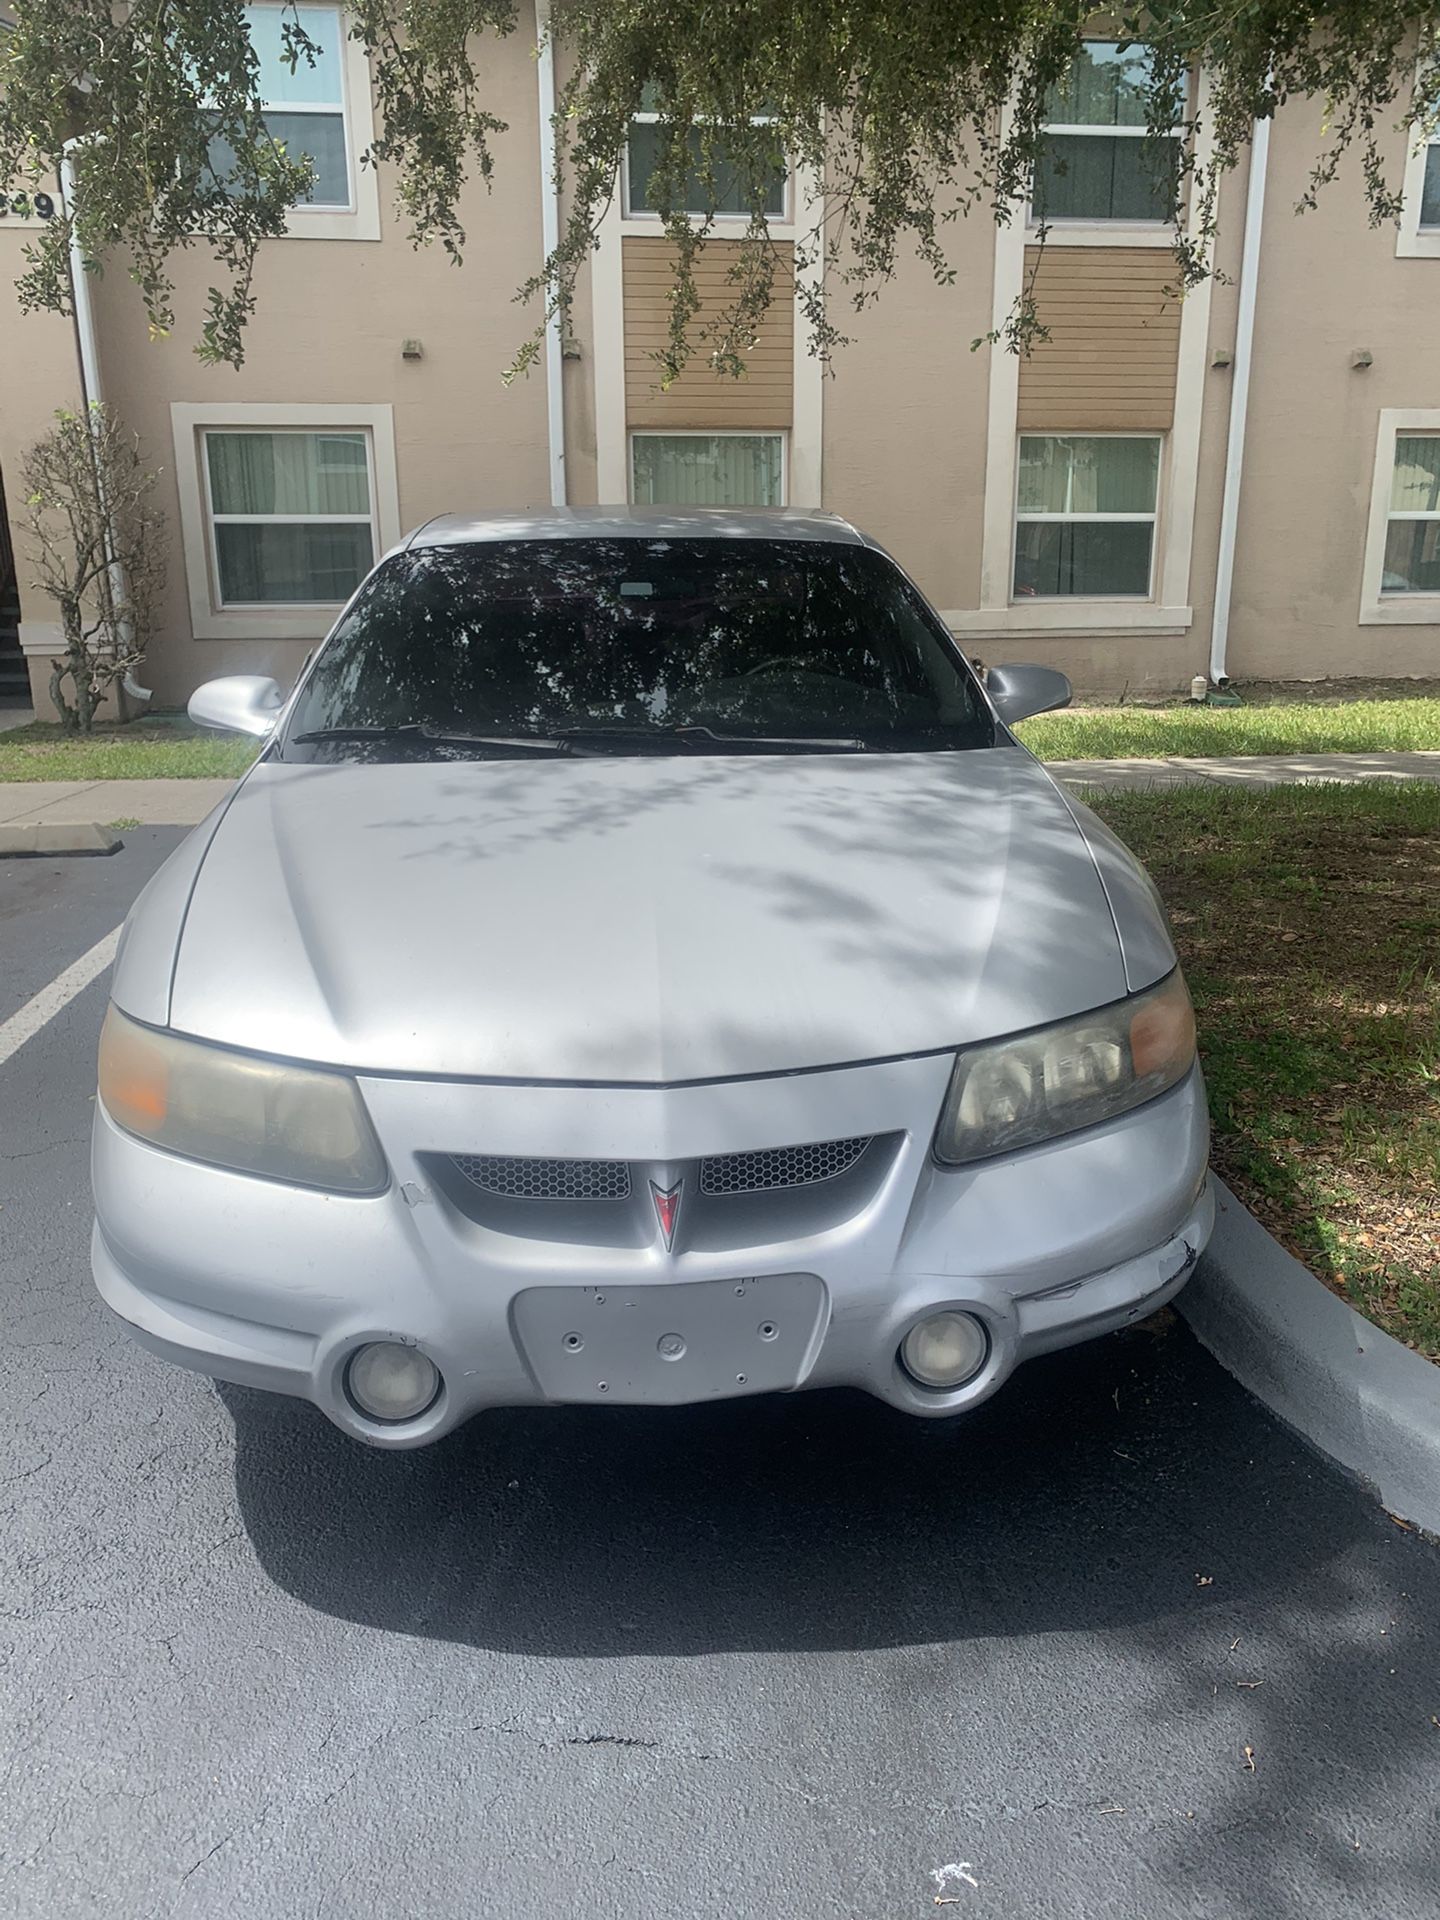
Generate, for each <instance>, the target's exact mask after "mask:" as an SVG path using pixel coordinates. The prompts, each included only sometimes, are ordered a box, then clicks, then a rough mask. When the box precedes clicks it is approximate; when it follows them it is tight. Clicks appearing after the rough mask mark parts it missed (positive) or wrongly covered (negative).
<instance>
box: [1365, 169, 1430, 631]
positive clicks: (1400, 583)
mask: <svg viewBox="0 0 1440 1920" xmlns="http://www.w3.org/2000/svg"><path fill="white" fill-rule="evenodd" d="M1434 151H1435V149H1434V148H1432V149H1431V152H1432V153H1433V152H1434ZM1380 592H1381V594H1382V595H1388V594H1392V593H1440V434H1435V433H1423V434H1421V433H1417V434H1409V433H1401V434H1397V435H1396V437H1395V464H1394V468H1393V470H1392V472H1391V476H1390V511H1389V516H1388V518H1387V521H1386V527H1385V562H1384V567H1383V569H1382V571H1381V575H1380Z"/></svg>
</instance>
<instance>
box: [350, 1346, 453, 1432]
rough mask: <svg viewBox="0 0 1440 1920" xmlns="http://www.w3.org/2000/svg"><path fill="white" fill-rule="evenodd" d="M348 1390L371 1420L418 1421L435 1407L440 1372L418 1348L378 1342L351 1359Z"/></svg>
mask: <svg viewBox="0 0 1440 1920" xmlns="http://www.w3.org/2000/svg"><path fill="white" fill-rule="evenodd" d="M345 1386H346V1389H347V1391H348V1392H349V1395H350V1398H351V1399H352V1400H353V1401H354V1402H355V1404H356V1406H357V1407H358V1408H359V1409H360V1411H361V1413H363V1414H368V1416H369V1417H370V1419H372V1420H415V1419H418V1418H419V1416H420V1415H421V1414H422V1413H424V1412H425V1411H426V1409H427V1408H428V1407H432V1406H434V1404H435V1399H436V1396H437V1395H438V1394H439V1392H440V1370H439V1368H438V1367H437V1366H436V1365H435V1362H434V1361H433V1360H430V1359H427V1358H426V1356H425V1355H424V1354H423V1353H421V1351H420V1349H419V1348H418V1347H407V1346H403V1345H402V1344H401V1343H400V1341H398V1340H376V1341H375V1342H373V1343H372V1344H371V1345H370V1346H368V1347H360V1348H358V1349H357V1350H356V1352H354V1353H353V1354H352V1355H351V1356H350V1364H349V1366H348V1367H347V1368H346V1369H345Z"/></svg>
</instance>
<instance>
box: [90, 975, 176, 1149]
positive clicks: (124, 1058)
mask: <svg viewBox="0 0 1440 1920" xmlns="http://www.w3.org/2000/svg"><path fill="white" fill-rule="evenodd" d="M100 1099H101V1101H102V1102H103V1104H104V1107H105V1110H106V1112H107V1113H108V1114H109V1115H110V1117H111V1119H112V1120H114V1121H115V1123H116V1125H117V1126H121V1127H124V1128H126V1129H127V1131H129V1132H130V1133H138V1134H139V1135H140V1137H141V1139H142V1140H148V1139H153V1138H154V1137H155V1136H156V1135H157V1134H159V1133H160V1132H161V1130H162V1129H163V1127H164V1125H165V1116H166V1114H167V1113H168V1112H169V1108H170V1069H169V1062H168V1060H167V1058H166V1056H165V1053H164V1052H163V1050H162V1049H161V1048H159V1047H157V1046H155V1045H154V1043H153V1042H152V1040H151V1038H150V1035H149V1033H148V1032H147V1031H146V1029H145V1028H144V1027H137V1026H134V1025H132V1024H131V1022H130V1021H128V1020H124V1019H122V1018H121V1017H120V1015H119V1014H117V1013H116V1011H115V1009H114V1007H113V1006H112V1007H108V1008H107V1009H106V1012H105V1024H104V1026H103V1027H102V1028H101V1029H100Z"/></svg>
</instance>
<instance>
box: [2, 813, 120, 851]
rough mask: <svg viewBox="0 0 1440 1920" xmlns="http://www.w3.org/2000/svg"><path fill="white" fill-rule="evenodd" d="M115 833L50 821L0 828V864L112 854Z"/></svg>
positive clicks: (116, 840)
mask: <svg viewBox="0 0 1440 1920" xmlns="http://www.w3.org/2000/svg"><path fill="white" fill-rule="evenodd" d="M119 845H120V836H119V834H118V833H111V831H110V829H109V828H108V827H102V826H99V825H97V824H95V823H93V822H84V823H81V822H78V821H77V822H73V823H65V824H57V823H55V822H53V821H28V822H16V823H12V824H9V825H0V860H50V859H54V858H56V857H57V856H60V855H65V854H74V853H114V852H115V851H116V849H117V848H118V847H119Z"/></svg>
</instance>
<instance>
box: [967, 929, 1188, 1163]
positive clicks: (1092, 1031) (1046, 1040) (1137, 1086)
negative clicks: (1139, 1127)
mask: <svg viewBox="0 0 1440 1920" xmlns="http://www.w3.org/2000/svg"><path fill="white" fill-rule="evenodd" d="M1194 1059H1195V1013H1194V1009H1193V1008H1192V1007H1191V1005H1190V995H1189V993H1188V992H1187V991H1186V987H1185V981H1184V979H1183V977H1182V976H1181V973H1180V969H1179V968H1178V967H1177V968H1176V969H1175V971H1174V972H1173V973H1172V974H1169V975H1168V976H1167V977H1166V978H1165V979H1164V980H1163V981H1162V982H1161V983H1160V985H1159V986H1158V987H1151V988H1150V989H1149V990H1148V991H1147V992H1145V993H1137V994H1134V995H1132V996H1131V998H1130V999H1128V1000H1119V1001H1117V1002H1116V1003H1115V1004H1114V1005H1113V1006H1109V1007H1101V1008H1099V1009H1098V1010H1097V1011H1096V1012H1095V1013H1082V1014H1080V1015H1079V1016H1078V1018H1076V1019H1074V1020H1062V1021H1061V1022H1060V1024H1059V1025H1058V1026H1054V1027H1043V1028H1042V1029H1041V1030H1040V1031H1039V1032H1038V1033H1026V1034H1021V1035H1020V1036H1019V1037H1018V1038H1016V1039H1014V1040H995V1041H992V1042H991V1043H990V1044H989V1045H987V1046H981V1047H968V1048H967V1049H966V1050H965V1052H964V1053H962V1054H960V1055H959V1057H958V1058H957V1060H956V1062H955V1071H954V1074H953V1075H952V1076H951V1080H950V1091H949V1093H948V1094H947V1095H946V1097H945V1110H944V1112H943V1113H942V1114H941V1116H940V1127H939V1131H938V1132H937V1133H936V1135H935V1155H936V1158H937V1159H939V1160H947V1161H950V1162H951V1163H952V1164H955V1165H960V1164H962V1163H963V1162H965V1161H968V1160H985V1159H988V1158H989V1157H990V1155H991V1154H996V1153H1011V1152H1013V1151H1014V1150H1015V1149H1016V1148H1017V1147H1030V1146H1034V1145H1035V1143H1036V1142H1037V1141H1040V1140H1052V1139H1054V1138H1055V1136H1056V1135H1057V1134H1062V1133H1073V1132H1075V1130H1076V1129H1077V1128H1079V1127H1092V1126H1094V1125H1095V1123H1096V1121H1097V1120H1110V1119H1113V1118H1114V1116H1115V1115H1116V1114H1117V1113H1128V1112H1129V1110H1130V1108H1131V1107H1138V1106H1139V1105H1141V1103H1142V1102H1143V1101H1146V1100H1153V1099H1154V1098H1155V1096H1156V1094H1157V1093H1164V1092H1165V1090H1166V1088H1167V1087H1173V1086H1174V1085H1175V1083H1176V1082H1177V1081H1179V1080H1183V1079H1184V1077H1185V1075H1186V1074H1187V1073H1188V1072H1189V1071H1190V1068H1191V1065H1192V1064H1193V1062H1194Z"/></svg>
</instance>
